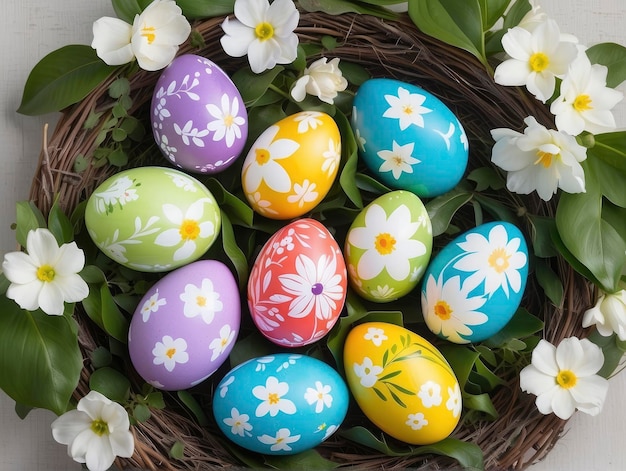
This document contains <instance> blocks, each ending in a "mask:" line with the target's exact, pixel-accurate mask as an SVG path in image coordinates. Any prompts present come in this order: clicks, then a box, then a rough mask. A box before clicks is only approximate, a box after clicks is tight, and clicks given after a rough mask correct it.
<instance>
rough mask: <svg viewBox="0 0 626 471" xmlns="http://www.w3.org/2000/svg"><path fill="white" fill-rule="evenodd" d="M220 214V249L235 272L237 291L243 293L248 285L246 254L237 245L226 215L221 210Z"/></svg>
mask: <svg viewBox="0 0 626 471" xmlns="http://www.w3.org/2000/svg"><path fill="white" fill-rule="evenodd" d="M220 212H221V214H222V247H223V248H224V253H225V254H226V256H227V257H228V258H229V260H230V261H231V262H232V264H233V266H234V267H235V270H236V271H237V278H238V279H239V289H240V290H241V291H242V292H243V291H244V289H245V287H246V285H247V283H248V271H249V270H248V260H247V259H246V254H244V253H243V251H242V250H241V248H240V247H239V245H237V241H236V240H235V232H234V230H233V225H232V224H231V223H230V219H229V218H228V215H227V214H226V213H225V212H224V211H223V210H220Z"/></svg>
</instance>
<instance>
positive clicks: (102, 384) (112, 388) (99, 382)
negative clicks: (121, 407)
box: [89, 366, 130, 404]
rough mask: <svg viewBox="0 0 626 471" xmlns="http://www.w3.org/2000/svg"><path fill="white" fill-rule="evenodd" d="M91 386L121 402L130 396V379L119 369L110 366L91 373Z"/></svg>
mask: <svg viewBox="0 0 626 471" xmlns="http://www.w3.org/2000/svg"><path fill="white" fill-rule="evenodd" d="M89 388H90V389H93V390H94V391H98V392H99V393H101V394H104V395H105V396H106V397H108V398H109V399H111V400H112V401H115V402H119V403H121V404H123V403H124V402H126V400H127V399H128V398H129V397H130V380H129V379H128V378H127V377H126V376H125V375H123V374H122V373H120V372H119V371H117V370H115V369H113V368H110V367H108V366H105V367H104V368H99V369H97V370H96V371H94V372H93V373H91V376H90V377H89Z"/></svg>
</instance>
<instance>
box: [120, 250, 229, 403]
mask: <svg viewBox="0 0 626 471" xmlns="http://www.w3.org/2000/svg"><path fill="white" fill-rule="evenodd" d="M240 306H241V304H240V297H239V291H238V289H237V282H236V281H235V277H234V276H233V274H232V273H231V271H230V270H229V269H228V267H227V266H226V265H225V264H223V263H222V262H220V261H218V260H199V261H197V262H193V263H190V264H189V265H185V266H184V267H182V268H178V269H177V270H174V271H172V272H170V273H168V274H167V275H166V276H165V277H163V278H161V279H160V280H159V281H157V282H156V283H155V284H154V285H153V286H152V287H151V288H150V289H149V290H148V291H147V292H146V294H145V295H144V297H143V298H142V299H141V301H140V302H139V304H138V305H137V308H136V310H135V313H134V314H133V318H132V320H131V323H130V329H129V332H128V350H129V354H130V359H131V362H132V364H133V366H134V367H135V369H136V370H137V372H138V373H139V375H140V376H141V377H142V378H143V379H144V380H145V381H146V382H148V383H150V384H151V385H153V386H154V387H156V388H159V389H163V390H166V391H174V390H181V389H188V388H190V387H193V386H195V385H197V384H199V383H201V382H203V381H204V380H206V379H207V378H209V377H210V376H211V375H212V374H213V373H214V372H215V371H216V370H217V369H218V368H219V367H220V366H221V365H222V364H223V363H224V361H225V360H226V359H227V358H228V355H229V354H230V351H231V350H232V348H233V346H234V345H235V340H236V338H237V335H238V333H239V326H240V322H241V307H240Z"/></svg>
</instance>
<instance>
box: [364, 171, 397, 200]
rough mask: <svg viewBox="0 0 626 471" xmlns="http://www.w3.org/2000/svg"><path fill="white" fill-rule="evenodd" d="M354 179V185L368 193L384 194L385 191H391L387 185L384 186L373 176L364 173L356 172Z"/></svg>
mask: <svg viewBox="0 0 626 471" xmlns="http://www.w3.org/2000/svg"><path fill="white" fill-rule="evenodd" d="M355 180H356V186H357V187H358V188H359V190H361V191H367V192H368V193H372V194H374V195H384V194H385V193H389V192H390V191H391V189H390V188H389V187H388V186H385V185H384V184H382V183H381V182H379V181H378V180H376V179H375V178H373V177H371V176H369V175H366V174H364V173H360V172H357V173H356V175H355Z"/></svg>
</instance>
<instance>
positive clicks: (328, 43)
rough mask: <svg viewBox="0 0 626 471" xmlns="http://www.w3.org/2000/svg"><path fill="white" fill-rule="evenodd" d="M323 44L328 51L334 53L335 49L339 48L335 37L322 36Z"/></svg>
mask: <svg viewBox="0 0 626 471" xmlns="http://www.w3.org/2000/svg"><path fill="white" fill-rule="evenodd" d="M321 42H322V46H323V47H324V49H326V50H327V51H332V50H333V49H335V48H336V47H337V44H338V41H337V38H335V37H334V36H328V35H324V36H322V41H321Z"/></svg>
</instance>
